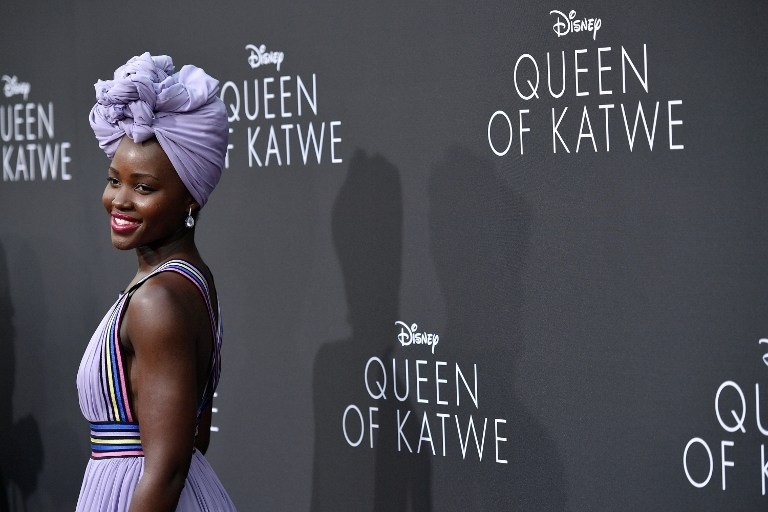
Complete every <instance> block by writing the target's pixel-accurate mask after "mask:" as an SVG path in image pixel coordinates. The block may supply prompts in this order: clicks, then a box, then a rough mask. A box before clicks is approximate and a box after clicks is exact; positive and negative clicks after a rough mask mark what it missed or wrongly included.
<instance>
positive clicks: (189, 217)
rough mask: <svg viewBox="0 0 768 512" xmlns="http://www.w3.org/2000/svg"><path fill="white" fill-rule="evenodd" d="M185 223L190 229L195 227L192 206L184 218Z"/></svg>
mask: <svg viewBox="0 0 768 512" xmlns="http://www.w3.org/2000/svg"><path fill="white" fill-rule="evenodd" d="M184 225H185V226H187V227H188V228H189V229H192V228H193V227H195V218H194V217H193V216H192V208H190V209H189V213H188V214H187V218H186V219H184Z"/></svg>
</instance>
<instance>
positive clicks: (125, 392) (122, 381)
mask: <svg viewBox="0 0 768 512" xmlns="http://www.w3.org/2000/svg"><path fill="white" fill-rule="evenodd" d="M123 304H125V303H123ZM122 309H123V308H122V306H121V307H120V312H119V313H118V316H117V318H116V319H115V331H114V334H113V338H114V341H113V343H114V344H115V354H116V355H117V370H118V373H119V374H120V375H119V376H120V388H121V389H122V390H123V406H124V407H125V414H127V415H128V422H129V423H133V414H131V406H130V405H129V404H128V389H127V387H126V385H125V373H124V372H123V353H122V352H121V351H120V341H119V340H118V339H117V333H118V332H120V313H122Z"/></svg>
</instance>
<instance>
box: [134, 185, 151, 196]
mask: <svg viewBox="0 0 768 512" xmlns="http://www.w3.org/2000/svg"><path fill="white" fill-rule="evenodd" d="M133 189H134V190H135V191H137V192H140V193H142V194H149V193H150V192H154V191H155V189H153V188H152V187H150V186H149V185H146V184H144V183H139V184H138V185H136V186H135V187H133Z"/></svg>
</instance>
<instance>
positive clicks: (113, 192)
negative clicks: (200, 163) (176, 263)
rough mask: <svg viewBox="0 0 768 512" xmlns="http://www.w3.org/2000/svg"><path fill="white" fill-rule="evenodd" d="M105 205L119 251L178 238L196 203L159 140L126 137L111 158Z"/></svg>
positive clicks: (151, 245) (158, 244)
mask: <svg viewBox="0 0 768 512" xmlns="http://www.w3.org/2000/svg"><path fill="white" fill-rule="evenodd" d="M102 203H103V204H104V208H106V210H107V213H109V216H110V227H111V233H112V245H114V246H115V247H117V248H118V249H123V250H124V249H136V248H139V247H145V246H146V247H159V246H162V245H164V244H165V243H167V242H170V241H172V240H174V239H176V238H178V236H179V234H180V233H183V230H185V229H187V228H185V226H184V219H185V217H186V216H187V213H188V212H189V208H193V210H195V209H197V203H195V202H194V199H192V196H191V195H190V194H189V192H188V191H187V189H186V188H185V187H184V183H182V181H181V178H179V175H178V174H176V171H175V170H174V169H173V165H172V164H171V161H170V160H169V159H168V156H166V154H165V152H164V151H163V148H162V147H161V146H160V144H159V143H158V142H157V140H155V139H151V140H148V141H146V142H143V143H138V144H137V143H135V142H133V140H131V139H130V138H128V137H123V140H122V141H121V142H120V145H119V146H118V148H117V151H116V152H115V156H114V158H113V159H112V164H111V165H110V166H109V171H108V175H107V186H106V188H105V189H104V194H103V196H102Z"/></svg>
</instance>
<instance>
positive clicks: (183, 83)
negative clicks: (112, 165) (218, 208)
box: [90, 52, 229, 208]
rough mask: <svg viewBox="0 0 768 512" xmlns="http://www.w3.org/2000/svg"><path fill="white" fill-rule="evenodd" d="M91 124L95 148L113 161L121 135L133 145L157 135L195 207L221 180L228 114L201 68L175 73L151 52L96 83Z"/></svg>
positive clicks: (167, 62) (168, 61)
mask: <svg viewBox="0 0 768 512" xmlns="http://www.w3.org/2000/svg"><path fill="white" fill-rule="evenodd" d="M95 87H96V104H95V105H94V106H93V109H91V114H90V122H91V127H92V128H93V132H94V133H95V134H96V139H98V141H99V146H100V147H101V149H103V150H104V152H105V153H106V154H107V156H108V157H109V158H112V157H113V156H114V155H115V151H117V146H118V144H119V143H120V140H121V139H122V138H123V136H124V135H127V136H128V137H130V138H131V139H133V141H134V142H144V141H145V140H148V139H150V138H152V137H156V138H157V141H158V142H159V143H160V146H161V147H162V148H163V150H164V151H165V153H166V155H168V158H169V159H170V160H171V163H172V164H173V167H174V169H176V172H177V173H178V175H179V177H180V178H181V181H182V182H184V185H185V186H186V187H187V190H189V192H190V194H192V197H194V198H195V201H197V204H199V205H200V207H201V208H202V206H203V205H204V204H205V203H206V201H208V196H210V195H211V192H212V191H213V188H214V187H215V186H216V184H217V183H218V182H219V178H220V177H221V170H222V167H223V166H224V157H225V155H226V152H227V137H228V133H229V131H228V126H227V113H226V110H225V107H224V103H223V102H222V101H221V99H219V97H218V96H217V93H218V91H219V82H218V80H216V79H215V78H213V77H211V76H209V75H208V74H206V73H205V71H203V70H202V69H200V68H198V67H195V66H189V65H188V66H183V67H182V68H181V70H180V71H179V72H178V73H174V67H173V61H172V60H171V58H170V57H168V56H167V55H159V56H152V55H150V54H149V52H147V53H144V54H143V55H140V56H137V57H133V58H132V59H130V60H129V61H128V62H127V63H125V65H123V66H120V67H119V68H117V70H116V71H115V78H114V79H113V80H99V81H98V82H96V85H95Z"/></svg>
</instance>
